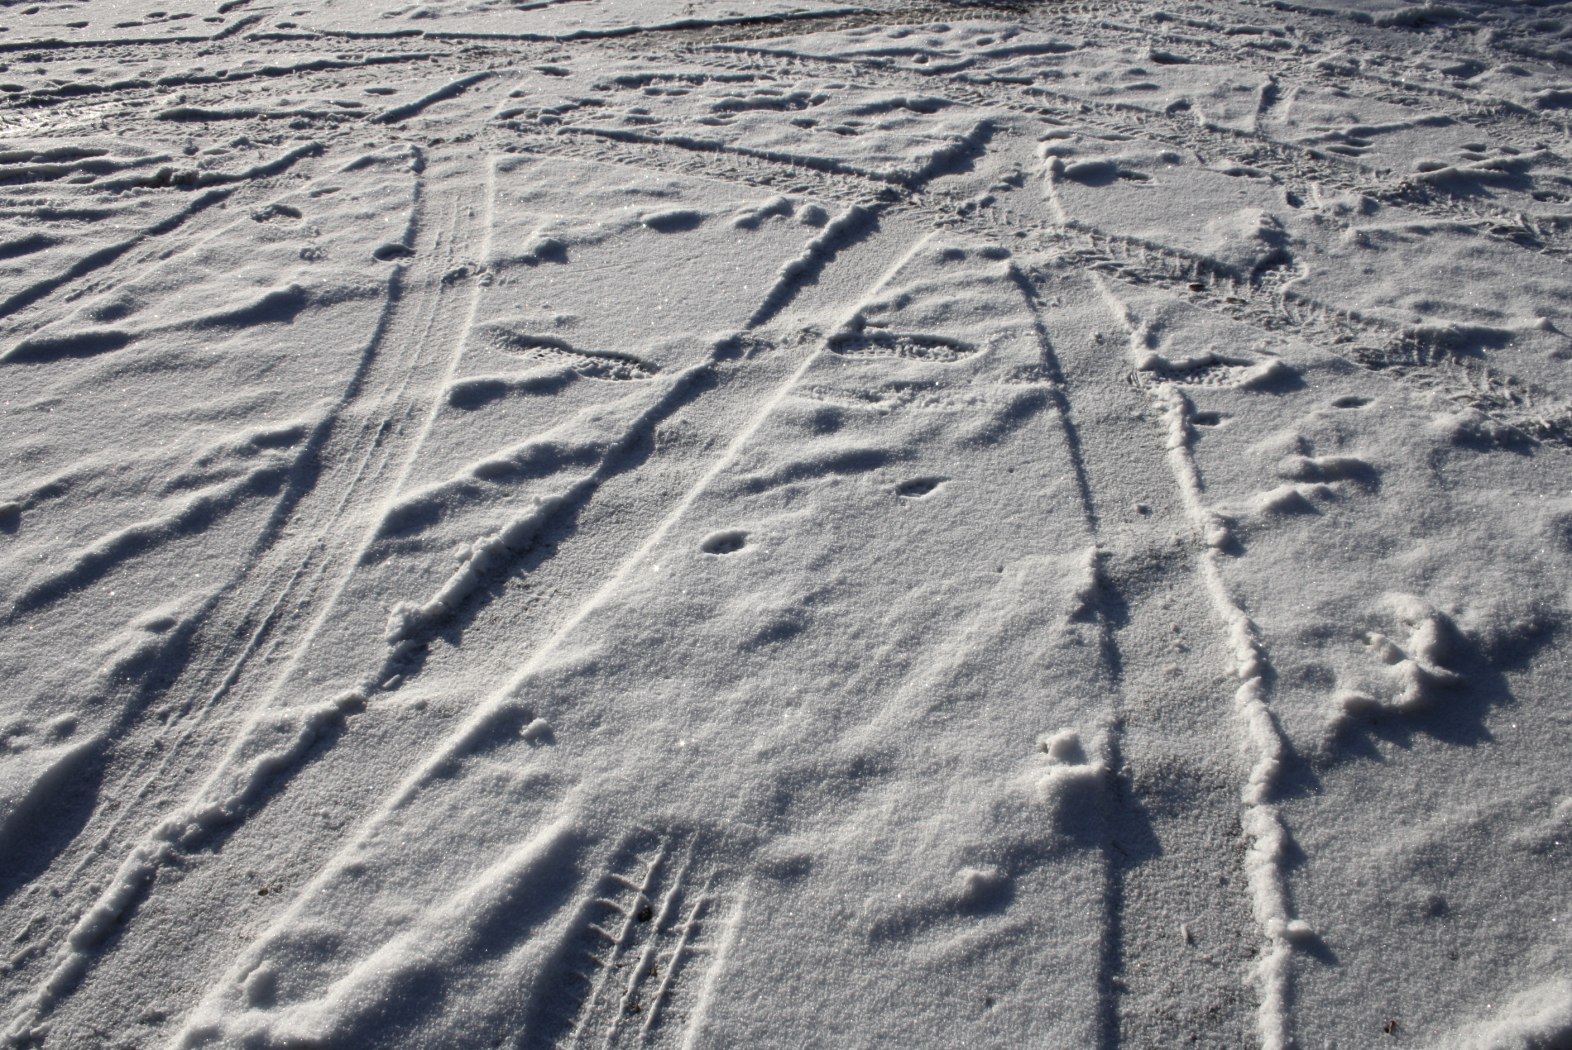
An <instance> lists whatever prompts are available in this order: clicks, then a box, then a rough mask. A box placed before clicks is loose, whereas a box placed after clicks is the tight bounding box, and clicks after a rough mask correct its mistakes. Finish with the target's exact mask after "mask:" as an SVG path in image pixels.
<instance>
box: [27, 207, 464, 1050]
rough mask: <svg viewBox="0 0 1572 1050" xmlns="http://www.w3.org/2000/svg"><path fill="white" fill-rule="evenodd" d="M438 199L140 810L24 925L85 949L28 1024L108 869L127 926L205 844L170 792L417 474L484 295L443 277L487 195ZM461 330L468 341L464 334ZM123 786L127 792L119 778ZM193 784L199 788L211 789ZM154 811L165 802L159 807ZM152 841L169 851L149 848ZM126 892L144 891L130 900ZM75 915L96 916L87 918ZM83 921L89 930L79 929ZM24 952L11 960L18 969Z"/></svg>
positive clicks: (293, 645)
mask: <svg viewBox="0 0 1572 1050" xmlns="http://www.w3.org/2000/svg"><path fill="white" fill-rule="evenodd" d="M419 184H420V183H419V182H418V181H417V186H418V185H419ZM424 196H425V194H421V195H420V196H418V197H417V200H416V204H415V208H414V211H413V212H412V216H411V222H410V226H411V228H410V230H409V231H408V232H407V234H406V236H410V235H413V236H412V237H411V242H412V243H413V244H414V245H415V246H416V251H415V253H414V259H415V262H414V263H413V264H412V265H411V266H409V267H408V269H407V270H406V268H405V267H404V266H402V265H400V266H399V267H398V268H397V269H395V271H394V275H393V276H392V278H391V279H390V280H391V285H390V297H389V303H388V306H387V307H386V308H385V310H384V313H383V316H382V319H381V323H380V324H379V326H378V328H377V330H376V331H375V332H374V333H373V335H372V337H371V340H370V342H369V343H368V345H367V347H366V349H365V351H364V355H363V358H362V362H361V365H360V368H359V370H358V372H357V373H356V375H355V376H354V377H353V379H352V380H351V382H350V384H349V386H348V388H347V389H346V391H345V394H344V395H343V397H342V398H341V400H340V402H339V404H338V405H337V406H336V407H335V408H334V410H333V411H332V412H330V413H329V414H328V415H327V416H326V417H325V419H324V421H323V422H322V423H321V424H319V425H318V427H317V429H316V430H315V432H314V433H313V435H312V437H311V438H310V439H309V441H308V444H307V457H306V464H305V469H304V470H303V471H302V472H300V473H299V474H298V475H297V476H296V478H294V479H293V481H292V483H291V485H290V491H288V492H287V493H286V495H285V497H284V498H283V499H281V501H280V504H279V506H278V509H277V510H276V511H275V514H274V516H273V519H272V521H271V522H270V524H269V526H268V528H267V530H266V532H265V534H264V536H263V538H262V539H261V541H260V542H259V544H258V549H257V552H256V553H255V554H254V555H253V558H252V559H251V562H250V564H252V565H253V566H254V568H253V569H252V570H251V571H249V572H248V573H246V575H245V576H244V577H243V578H242V580H241V581H239V582H238V583H237V584H235V585H234V586H231V587H230V588H227V589H226V592H225V594H224V595H223V597H221V598H220V599H219V601H218V604H217V605H216V606H215V607H214V608H213V609H211V610H210V611H209V613H208V615H207V617H206V619H207V621H208V626H207V627H205V628H204V630H203V631H202V633H201V634H202V637H203V638H205V639H207V640H208V641H207V644H209V645H211V646H213V647H214V648H216V649H217V652H216V653H215V654H214V656H212V657H211V658H210V659H208V660H207V661H206V663H205V665H204V666H203V667H201V668H197V669H193V670H190V671H188V672H187V673H186V674H184V675H182V678H181V680H179V681H177V682H176V683H175V684H174V685H172V686H171V687H170V689H169V690H168V691H167V692H168V694H169V695H172V696H175V697H183V699H178V700H177V701H176V716H175V719H174V721H173V722H172V724H171V725H170V726H168V727H164V726H158V727H152V726H149V727H146V728H145V729H143V730H141V731H140V732H137V733H135V735H134V736H133V737H132V738H131V741H128V743H129V742H132V741H134V740H135V738H136V736H140V735H143V734H145V733H151V734H152V736H153V737H154V738H156V739H157V741H158V744H157V746H151V745H150V746H143V747H133V748H130V749H129V750H130V752H131V753H132V754H135V755H138V756H141V760H140V761H138V762H137V763H135V764H134V765H132V766H131V767H130V768H129V769H126V770H124V771H117V772H116V775H115V779H114V781H111V782H110V783H109V784H106V788H105V793H106V794H113V795H114V796H115V797H117V798H122V799H130V800H134V803H133V804H130V805H122V806H121V807H120V808H119V809H118V811H117V812H116V814H115V815H113V816H112V817H111V818H110V820H109V823H108V825H107V826H106V827H103V828H101V829H94V828H93V827H92V826H90V827H89V829H87V830H85V831H84V833H83V834H81V835H79V836H78V838H77V840H76V841H77V845H76V846H74V847H73V849H72V853H73V854H75V855H77V856H78V859H77V860H76V861H75V863H73V864H72V865H71V867H70V868H69V869H68V870H67V871H65V872H63V873H62V874H61V875H60V876H59V879H58V881H60V882H62V883H63V888H61V887H57V889H60V891H61V895H60V896H59V897H58V898H53V899H51V901H50V903H49V905H48V910H47V913H46V914H45V915H44V916H42V918H43V919H44V921H43V922H42V923H40V922H39V921H38V920H37V919H36V918H35V919H34V920H31V921H27V922H25V925H26V927H27V928H30V929H33V930H35V931H39V935H35V936H34V937H33V938H32V943H31V945H30V949H29V953H28V954H29V956H30V957H31V956H37V955H39V954H41V953H42V952H44V951H45V950H47V949H48V948H49V947H50V946H52V945H54V944H58V943H60V942H61V941H63V940H76V941H78V942H81V943H80V944H79V945H78V946H77V947H76V948H74V949H68V950H67V957H66V958H65V959H64V960H62V963H61V964H60V965H59V966H58V967H57V969H56V973H55V976H54V978H52V979H51V981H50V982H49V984H48V986H47V987H46V988H44V989H42V990H41V991H40V993H39V995H38V996H37V997H36V998H35V1001H34V1009H33V1010H32V1020H31V1021H28V1020H27V1019H26V1016H25V1015H24V1017H23V1018H21V1019H19V1021H18V1023H17V1025H16V1026H14V1027H13V1031H14V1032H19V1031H23V1030H25V1029H26V1028H28V1027H31V1026H32V1025H34V1024H36V1022H37V1021H38V1020H39V1019H40V1018H42V1017H43V1016H44V1015H45V1014H47V1012H48V1010H49V1009H50V1008H51V1007H52V1006H53V1004H54V1002H55V1001H56V1000H57V999H58V998H59V997H60V995H62V994H64V993H66V992H68V991H69V988H70V987H71V986H72V985H73V984H74V983H75V981H76V980H79V979H80V977H81V975H82V974H83V973H84V972H85V969H86V967H87V966H88V965H89V964H90V960H91V953H92V951H93V950H94V949H96V945H97V940H96V939H91V938H86V937H84V936H81V930H82V924H83V922H85V921H86V920H87V918H90V917H93V916H94V915H95V909H96V911H97V912H98V913H99V914H98V915H97V919H96V921H97V923H98V924H99V925H100V926H102V925H103V923H104V919H105V916H104V915H103V914H101V913H102V910H103V906H104V904H105V903H106V898H105V897H102V896H101V897H100V903H99V905H97V906H95V908H89V907H87V906H86V904H85V903H84V902H86V901H90V900H92V898H93V896H94V895H95V894H97V893H98V888H99V887H102V886H103V885H104V882H105V878H106V876H105V874H104V869H105V867H106V865H109V864H113V863H114V862H115V861H114V858H117V857H122V856H126V853H127V850H129V851H130V856H131V858H132V860H131V861H130V862H129V869H128V867H127V863H126V862H123V863H122V865H121V866H122V871H121V872H120V873H119V874H118V875H116V876H115V877H113V878H110V880H109V884H110V887H111V888H110V890H108V891H107V895H108V896H109V897H114V896H115V894H116V893H117V891H118V892H119V897H120V898H123V899H115V900H113V901H112V904H113V907H112V908H111V909H110V910H111V911H113V912H114V913H115V915H114V917H113V918H112V919H111V921H110V925H114V924H115V923H116V922H118V921H120V919H119V917H120V916H123V915H124V914H126V913H127V912H128V911H129V910H130V909H131V908H133V907H134V906H135V903H136V900H137V899H138V898H139V895H140V893H142V892H146V891H147V890H148V889H149V888H150V887H151V884H152V881H153V878H154V876H155V874H156V871H157V869H158V868H159V867H160V866H161V865H162V864H163V863H164V862H165V860H167V858H168V857H169V856H171V855H173V853H172V851H177V850H178V849H186V848H191V847H192V846H194V845H195V844H196V842H197V841H199V840H200V836H198V837H197V838H195V839H193V838H192V837H191V835H190V831H191V829H190V827H189V826H188V825H187V824H186V823H185V822H184V821H182V820H181V819H180V818H179V813H180V810H179V808H178V807H177V808H176V809H175V810H174V811H173V812H170V811H167V810H165V811H161V810H160V809H159V808H158V807H157V806H156V803H157V800H158V799H159V798H160V797H165V798H167V797H170V796H175V797H178V796H179V795H180V794H181V793H182V792H183V791H184V790H185V789H182V788H180V787H179V786H178V783H179V782H189V781H188V778H189V777H190V776H191V775H193V774H194V775H196V776H197V777H198V778H200V777H201V774H200V773H196V772H195V771H196V770H198V769H199V768H201V765H202V763H203V762H204V760H208V761H211V759H207V756H210V755H212V754H213V752H214V750H215V741H214V739H213V728H214V725H215V720H216V719H220V718H223V719H225V721H224V722H222V723H217V724H219V725H220V727H221V728H222V729H223V731H224V733H225V734H226V735H227V736H228V737H229V738H230V739H231V740H234V741H236V742H237V743H238V742H240V741H243V740H244V738H245V736H246V735H247V731H248V729H249V728H250V727H251V726H252V725H254V721H255V719H256V718H258V717H261V716H262V715H263V714H264V713H265V712H266V710H267V709H268V708H269V707H270V705H271V704H272V702H273V700H274V699H275V698H276V695H277V691H278V690H279V689H280V688H282V687H283V686H284V684H285V683H286V682H287V681H288V679H289V677H290V674H291V672H292V671H293V670H294V669H295V667H296V666H297V664H298V661H299V659H300V658H301V657H302V655H303V654H304V652H305V651H306V650H307V648H308V647H309V644H310V640H311V638H312V637H313V636H314V635H315V633H316V632H317V631H318V630H320V628H321V626H322V624H323V622H325V620H326V618H327V616H328V615H329V614H330V613H331V611H332V607H333V599H334V598H335V597H336V596H337V594H338V593H339V592H340V591H341V590H342V586H343V584H344V581H345V580H347V577H348V575H349V574H350V573H351V572H352V571H353V568H354V566H355V564H356V561H357V555H358V552H359V546H360V545H363V543H364V542H365V541H364V540H363V539H362V538H361V537H359V536H357V535H356V533H355V532H354V531H353V530H347V529H344V528H342V527H340V526H339V525H338V523H339V522H343V521H347V520H354V518H355V516H356V515H357V513H358V511H359V510H360V509H361V508H362V507H364V506H366V505H368V504H370V503H372V502H374V501H377V500H379V499H383V498H385V497H384V496H383V495H382V494H383V493H384V492H385V491H386V488H387V484H388V482H387V480H386V479H387V475H388V473H389V472H390V470H391V469H393V468H395V467H396V465H397V464H398V463H399V461H400V459H401V457H402V459H403V460H404V464H403V465H404V469H405V470H406V471H407V469H408V462H409V460H410V459H412V457H413V450H414V449H415V448H416V447H418V446H417V445H415V444H413V443H412V442H410V441H409V438H408V428H407V426H405V425H404V424H405V423H406V421H407V420H409V419H410V418H412V416H413V415H414V414H415V413H416V412H417V411H419V410H420V409H421V408H423V407H424V405H425V402H426V399H425V398H423V397H421V396H416V397H411V395H410V389H411V387H412V386H415V387H418V389H420V390H422V391H431V392H432V393H431V397H432V398H438V397H439V395H440V390H441V389H442V388H441V386H440V385H439V384H435V383H432V382H431V381H430V377H429V375H428V374H427V373H429V372H430V371H431V367H430V364H429V362H428V361H427V358H428V357H429V348H431V347H433V346H442V345H445V343H447V341H448V340H445V339H444V337H443V333H444V332H446V333H447V334H448V339H450V340H451V345H452V346H453V347H455V350H456V348H457V347H459V346H461V345H462V331H463V327H462V326H460V325H459V324H458V321H459V316H458V315H460V314H462V313H463V312H464V310H465V307H466V306H472V304H470V303H463V302H459V300H465V299H468V300H473V298H474V294H475V289H474V287H473V286H472V287H470V288H459V287H455V286H454V285H452V284H451V283H450V282H446V281H444V280H443V279H442V278H443V276H444V275H445V274H447V273H448V272H449V270H451V268H452V264H453V263H454V262H455V260H456V258H457V253H458V252H460V251H462V250H463V248H464V247H465V246H466V244H467V243H468V241H469V237H468V235H467V223H468V221H469V220H468V217H469V216H470V215H471V214H472V205H473V204H474V203H476V202H474V201H473V200H471V199H469V198H468V197H467V196H466V195H465V194H463V193H462V192H460V193H457V194H453V195H451V196H449V197H448V198H447V199H446V200H445V201H443V202H442V203H441V204H440V205H439V207H440V209H441V212H442V219H441V220H440V221H439V222H438V223H436V224H430V225H429V226H428V225H427V224H425V223H424V221H423V216H424V214H425V212H426V211H428V210H429V209H430V207H431V205H430V202H429V201H426V200H425V199H424ZM432 226H434V227H435V228H434V229H433V228H431V227H432ZM406 288H411V289H413V294H406V293H405V291H404V289H406ZM465 293H468V294H467V295H466V294H465ZM466 323H467V322H466ZM455 329H457V330H458V332H459V334H458V335H454V334H453V331H454V330H455ZM390 350H391V352H390ZM291 536H294V537H298V539H291V538H290V537H291ZM308 610H315V615H314V616H313V617H311V618H309V619H307V618H306V616H304V615H303V613H305V612H306V611H308ZM237 710H238V711H240V712H247V711H249V712H250V716H249V718H242V720H241V723H240V725H239V726H238V727H237V726H236V725H234V724H233V723H232V722H230V721H228V716H229V715H230V713H231V712H234V711H237ZM221 747H222V745H220V748H221ZM182 765H183V766H184V767H185V768H186V769H187V770H188V773H187V774H185V775H184V776H182V775H180V774H178V773H177V772H176V771H177V770H179V769H180V768H181V767H182ZM223 768H224V760H223V759H222V758H219V759H218V761H217V763H216V766H215V767H214V770H215V771H214V773H213V774H212V776H216V775H218V773H219V772H221V771H222V769H223ZM209 779H211V777H209ZM115 782H118V784H119V786H111V785H112V784H113V783H115ZM195 793H196V794H198V795H200V793H201V789H200V788H198V789H197V791H196V792H195ZM144 806H146V807H147V808H148V809H152V810H153V813H152V815H151V816H148V815H147V813H146V812H145V810H144ZM235 815H237V816H238V811H236V814H235ZM226 819H227V816H226ZM133 820H136V821H138V822H139V824H140V826H139V827H138V828H135V829H131V828H129V824H130V822H131V821H133ZM198 826H199V827H200V826H201V822H200V821H198ZM139 838H140V839H142V840H143V842H144V846H142V847H137V848H134V849H133V848H131V847H130V846H129V845H128V842H129V841H134V840H136V839H139ZM149 842H152V843H157V845H152V846H149V845H147V843H149ZM57 868H58V864H57ZM51 881H56V880H54V879H52V880H51ZM127 886H130V887H133V888H134V890H135V892H132V893H129V894H127V893H126V892H125V887H127ZM73 902H75V903H73ZM50 915H52V916H53V918H50V917H49V916H50ZM76 915H82V916H84V918H83V919H81V920H78V919H77V918H76V917H75V916H76ZM19 925H24V924H22V923H19ZM72 929H74V930H75V931H77V932H75V933H70V934H68V932H67V931H68V930H72ZM43 930H47V931H48V932H47V934H43V932H42V931H43ZM20 961H23V960H13V964H15V963H16V962H20Z"/></svg>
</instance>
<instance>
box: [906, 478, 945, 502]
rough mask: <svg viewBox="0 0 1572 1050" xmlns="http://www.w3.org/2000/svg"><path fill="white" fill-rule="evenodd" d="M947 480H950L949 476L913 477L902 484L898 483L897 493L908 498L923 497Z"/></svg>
mask: <svg viewBox="0 0 1572 1050" xmlns="http://www.w3.org/2000/svg"><path fill="white" fill-rule="evenodd" d="M947 480H949V479H947V478H913V479H912V480H910V481H905V482H902V483H901V484H900V485H897V486H896V488H895V494H896V495H897V496H901V497H904V498H906V499H922V498H923V497H924V496H926V495H928V494H929V493H930V492H932V491H933V490H934V489H936V488H938V487H939V486H940V485H942V484H944V483H945V481H947Z"/></svg>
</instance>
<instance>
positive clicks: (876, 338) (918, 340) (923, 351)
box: [829, 332, 978, 362]
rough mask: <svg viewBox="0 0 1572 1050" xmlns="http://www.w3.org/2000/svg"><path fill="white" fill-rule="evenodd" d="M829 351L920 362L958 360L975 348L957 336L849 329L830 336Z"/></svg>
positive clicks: (849, 355) (856, 355) (976, 350)
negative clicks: (955, 337)
mask: <svg viewBox="0 0 1572 1050" xmlns="http://www.w3.org/2000/svg"><path fill="white" fill-rule="evenodd" d="M829 351H830V353H832V354H839V355H841V356H842V357H906V358H916V359H918V360H923V361H941V362H950V361H961V360H964V359H965V358H968V357H971V356H972V355H973V354H975V353H977V352H978V348H977V347H975V346H972V345H971V344H970V343H963V342H961V341H960V340H958V339H945V338H943V337H942V336H934V335H913V334H908V333H897V332H849V333H845V334H842V335H837V336H834V337H832V338H831V339H830V342H829Z"/></svg>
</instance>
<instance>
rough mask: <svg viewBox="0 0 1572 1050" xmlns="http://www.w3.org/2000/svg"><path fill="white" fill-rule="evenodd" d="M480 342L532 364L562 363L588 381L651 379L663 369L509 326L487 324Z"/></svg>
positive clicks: (632, 357)
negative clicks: (535, 362)
mask: <svg viewBox="0 0 1572 1050" xmlns="http://www.w3.org/2000/svg"><path fill="white" fill-rule="evenodd" d="M476 332H477V334H478V335H479V336H480V338H481V339H483V340H484V341H486V342H487V343H489V344H490V345H491V346H493V347H494V348H496V349H498V350H502V351H505V352H507V353H509V354H512V355H514V356H517V357H522V358H524V359H525V360H529V361H547V362H559V363H561V364H565V365H567V366H568V367H570V368H572V369H573V370H574V371H575V372H577V373H579V375H581V376H583V377H585V378H586V379H608V380H618V381H624V380H631V379H651V378H654V376H655V374H656V373H657V372H659V371H660V368H659V367H657V366H656V365H655V364H653V363H651V362H649V361H641V360H640V359H638V358H636V357H634V356H633V355H632V354H619V353H617V352H615V351H612V350H580V349H578V348H576V347H574V346H571V345H570V344H568V343H567V342H565V341H564V340H561V339H556V338H553V337H551V336H539V335H529V334H527V333H524V332H520V331H518V330H517V329H515V328H513V327H511V326H509V325H506V324H496V323H493V324H487V325H482V326H480V327H479V328H477V329H476Z"/></svg>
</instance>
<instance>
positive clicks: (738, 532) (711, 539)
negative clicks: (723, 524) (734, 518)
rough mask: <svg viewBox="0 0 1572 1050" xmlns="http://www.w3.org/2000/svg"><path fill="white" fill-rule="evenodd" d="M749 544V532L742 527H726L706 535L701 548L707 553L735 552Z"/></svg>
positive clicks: (700, 545)
mask: <svg viewBox="0 0 1572 1050" xmlns="http://www.w3.org/2000/svg"><path fill="white" fill-rule="evenodd" d="M747 545H748V534H747V533H746V532H744V531H743V530H742V529H724V530H722V531H720V532H712V533H710V534H709V535H708V536H706V537H704V542H703V543H700V544H699V550H701V551H703V552H704V553H705V554H735V553H736V552H737V551H740V550H742V548H744V547H746V546H747Z"/></svg>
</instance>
